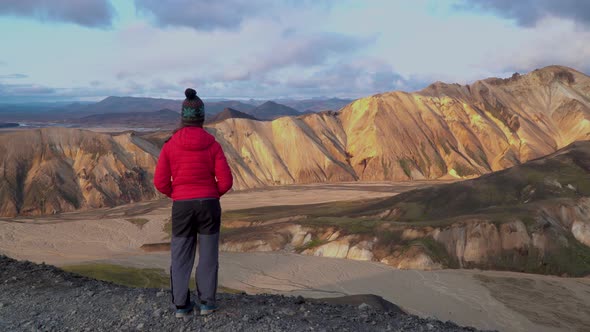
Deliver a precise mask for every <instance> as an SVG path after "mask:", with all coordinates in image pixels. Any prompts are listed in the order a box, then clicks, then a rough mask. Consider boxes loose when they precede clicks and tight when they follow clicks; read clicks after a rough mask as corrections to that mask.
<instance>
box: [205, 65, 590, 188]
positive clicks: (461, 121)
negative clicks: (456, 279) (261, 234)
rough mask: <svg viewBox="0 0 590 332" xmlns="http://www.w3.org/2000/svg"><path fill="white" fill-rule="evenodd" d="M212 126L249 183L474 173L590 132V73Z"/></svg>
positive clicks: (387, 97)
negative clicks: (268, 120)
mask: <svg viewBox="0 0 590 332" xmlns="http://www.w3.org/2000/svg"><path fill="white" fill-rule="evenodd" d="M210 130H211V132H213V133H214V134H215V136H216V137H217V139H218V140H219V141H221V142H222V144H223V146H224V148H225V149H226V152H227V153H228V155H229V158H230V159H231V160H232V166H233V167H232V169H233V170H234V172H235V173H236V175H237V178H238V186H239V187H241V188H250V187H259V186H263V185H274V184H292V183H307V182H325V181H331V182H335V181H354V180H363V181H382V180H392V181H398V180H422V179H438V178H470V177H476V176H480V175H483V174H487V173H490V172H494V171H498V170H502V169H505V168H507V167H511V166H514V165H518V164H520V163H522V162H526V161H528V160H531V159H535V158H539V157H542V156H544V155H547V154H550V153H553V152H555V151H556V150H557V149H559V148H562V147H564V146H566V145H568V144H570V143H572V142H574V141H576V140H584V139H588V138H590V77H588V76H586V75H584V74H582V73H580V72H577V71H575V70H573V69H569V68H565V67H558V66H551V67H546V68H543V69H540V70H536V71H533V72H531V73H529V74H526V75H515V76H514V77H513V78H510V79H505V80H503V79H486V80H482V81H477V82H475V83H473V84H471V85H468V86H460V85H457V84H444V83H435V84H433V85H431V86H430V87H428V88H427V89H425V90H422V91H419V92H416V93H405V92H390V93H384V94H379V95H375V96H371V97H367V98H362V99H359V100H356V101H355V102H353V103H351V104H350V105H348V106H346V107H344V108H343V109H342V110H341V111H340V112H338V113H334V112H322V113H318V114H309V115H305V116H300V117H283V118H280V119H276V120H274V121H272V122H266V123H260V122H256V121H249V120H242V119H240V120H230V121H225V122H222V123H217V124H215V125H213V126H212V127H211V129H210Z"/></svg>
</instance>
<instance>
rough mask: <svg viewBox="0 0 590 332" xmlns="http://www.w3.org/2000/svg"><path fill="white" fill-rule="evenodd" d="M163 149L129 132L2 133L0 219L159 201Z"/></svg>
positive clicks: (56, 130) (48, 130) (51, 130)
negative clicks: (156, 181) (156, 174)
mask: <svg viewBox="0 0 590 332" xmlns="http://www.w3.org/2000/svg"><path fill="white" fill-rule="evenodd" d="M158 152H159V150H158V149H157V148H156V147H155V146H154V145H152V144H151V143H149V142H147V141H145V140H143V139H141V138H139V137H137V136H135V135H134V134H132V133H125V134H120V135H116V136H111V135H107V134H99V133H95V132H90V131H83V130H77V129H66V128H45V129H36V130H27V131H18V132H12V133H4V134H0V156H2V159H1V160H0V169H2V170H3V172H2V174H0V197H2V199H1V200H0V215H1V216H15V215H17V214H25V215H38V214H52V213H57V212H64V211H72V210H76V209H85V208H100V207H108V206H115V205H119V204H124V203H129V202H133V201H139V200H144V199H153V198H156V197H157V195H156V192H155V189H154V188H153V184H152V173H153V169H154V167H155V164H156V160H157V157H156V156H157V154H158Z"/></svg>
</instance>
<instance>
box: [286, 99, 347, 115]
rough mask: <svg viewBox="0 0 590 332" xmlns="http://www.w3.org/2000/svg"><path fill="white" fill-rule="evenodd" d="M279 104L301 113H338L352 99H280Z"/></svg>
mask: <svg viewBox="0 0 590 332" xmlns="http://www.w3.org/2000/svg"><path fill="white" fill-rule="evenodd" d="M275 101H276V102H277V103H281V104H283V105H286V106H289V107H292V108H294V109H296V110H299V111H300V112H320V111H328V110H331V111H338V110H339V109H341V108H342V107H344V106H346V105H348V104H350V103H351V102H352V101H353V100H352V99H340V98H312V99H304V100H294V99H279V100H275Z"/></svg>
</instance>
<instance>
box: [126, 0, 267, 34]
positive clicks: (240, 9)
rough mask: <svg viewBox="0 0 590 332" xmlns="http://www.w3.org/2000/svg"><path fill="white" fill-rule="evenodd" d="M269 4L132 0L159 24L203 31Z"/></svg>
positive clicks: (232, 23) (235, 23)
mask: <svg viewBox="0 0 590 332" xmlns="http://www.w3.org/2000/svg"><path fill="white" fill-rule="evenodd" d="M272 5H273V4H272V1H270V0H260V1H250V0H223V1H222V0H216V1H210V0H173V1H161V0H135V7H136V8H137V10H138V11H139V12H140V13H144V14H148V15H150V16H152V17H153V19H154V20H155V22H156V23H157V24H158V25H161V26H184V27H191V28H194V29H197V30H205V31H210V30H215V29H234V28H237V27H239V26H240V25H241V23H242V22H243V21H244V20H245V19H246V18H247V17H252V16H259V15H262V14H263V13H264V12H265V10H266V9H268V8H269V7H271V6H272Z"/></svg>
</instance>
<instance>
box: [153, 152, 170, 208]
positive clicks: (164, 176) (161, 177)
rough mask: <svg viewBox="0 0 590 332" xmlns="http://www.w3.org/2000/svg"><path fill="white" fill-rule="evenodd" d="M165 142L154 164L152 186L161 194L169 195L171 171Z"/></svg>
mask: <svg viewBox="0 0 590 332" xmlns="http://www.w3.org/2000/svg"><path fill="white" fill-rule="evenodd" d="M167 146H168V145H167V144H164V146H163V147H162V151H160V158H158V165H156V172H155V173H154V186H156V189H158V191H159V192H161V193H162V194H164V195H166V196H168V197H170V196H171V195H172V179H171V177H172V173H171V172H170V161H169V159H168V149H167Z"/></svg>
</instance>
